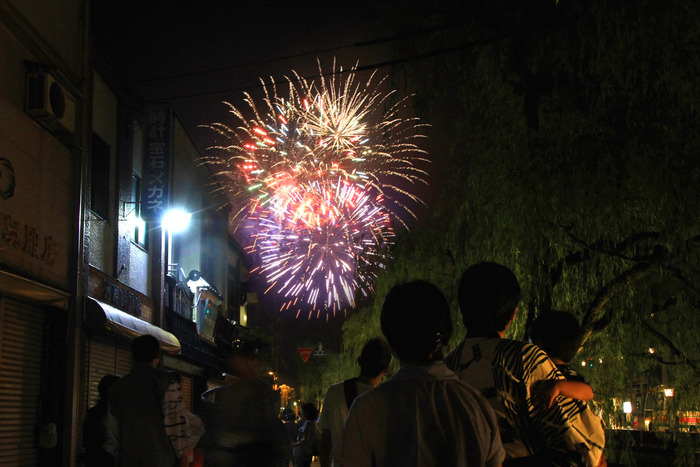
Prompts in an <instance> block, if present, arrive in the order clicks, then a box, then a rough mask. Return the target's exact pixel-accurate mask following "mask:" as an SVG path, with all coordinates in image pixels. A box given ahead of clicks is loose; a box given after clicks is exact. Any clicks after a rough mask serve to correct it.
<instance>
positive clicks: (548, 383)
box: [532, 379, 594, 409]
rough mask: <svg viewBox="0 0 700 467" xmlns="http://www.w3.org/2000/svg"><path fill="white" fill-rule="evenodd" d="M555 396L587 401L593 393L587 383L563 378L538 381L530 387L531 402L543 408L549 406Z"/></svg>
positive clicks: (554, 399) (591, 397)
mask: <svg viewBox="0 0 700 467" xmlns="http://www.w3.org/2000/svg"><path fill="white" fill-rule="evenodd" d="M557 396H564V397H568V398H569V399H578V400H581V401H589V400H591V399H593V396H594V394H593V388H592V387H591V386H590V385H589V384H586V383H583V382H580V381H569V380H565V379H560V380H544V381H538V382H537V383H536V384H535V385H534V386H533V388H532V403H533V404H535V405H536V406H537V407H541V408H543V409H547V408H549V407H551V406H552V405H553V404H554V402H555V401H556V398H557Z"/></svg>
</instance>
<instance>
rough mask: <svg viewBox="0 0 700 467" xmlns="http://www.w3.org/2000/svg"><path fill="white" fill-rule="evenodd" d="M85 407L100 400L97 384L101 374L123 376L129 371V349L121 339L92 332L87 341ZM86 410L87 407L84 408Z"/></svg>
mask: <svg viewBox="0 0 700 467" xmlns="http://www.w3.org/2000/svg"><path fill="white" fill-rule="evenodd" d="M86 345H87V347H88V349H87V355H88V364H87V371H88V374H87V378H85V381H87V384H88V387H87V395H88V400H87V403H88V405H87V407H92V406H93V405H95V404H96V403H97V401H99V400H100V394H99V392H98V391H97V386H98V384H99V383H100V380H101V379H102V377H103V376H105V375H108V374H116V375H119V376H124V375H125V374H127V373H129V372H130V371H131V350H130V349H129V344H128V343H126V342H123V341H122V339H117V338H114V337H108V336H103V335H101V334H94V335H92V336H91V337H90V339H89V340H88V341H87V344H86ZM86 410H87V408H86Z"/></svg>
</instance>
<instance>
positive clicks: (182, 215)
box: [155, 208, 192, 327]
mask: <svg viewBox="0 0 700 467" xmlns="http://www.w3.org/2000/svg"><path fill="white" fill-rule="evenodd" d="M191 218H192V214H190V213H188V212H186V211H185V210H184V209H182V208H171V209H168V210H167V211H165V213H164V214H163V218H162V219H161V225H160V230H161V235H160V245H159V248H158V250H159V252H160V266H159V267H158V268H157V270H156V274H157V277H156V278H155V279H156V281H155V282H156V284H157V287H158V304H157V309H158V320H159V325H160V326H161V327H163V326H164V324H165V304H164V301H165V300H164V298H165V276H167V274H168V268H169V265H170V261H171V259H172V256H173V234H174V233H179V232H183V231H184V230H186V229H187V227H188V226H189V223H190V220H191ZM166 235H167V237H166Z"/></svg>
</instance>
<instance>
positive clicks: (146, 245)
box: [0, 0, 245, 466]
mask: <svg viewBox="0 0 700 467" xmlns="http://www.w3.org/2000/svg"><path fill="white" fill-rule="evenodd" d="M88 18H89V2H88V1H87V0H66V1H63V2H44V1H41V0H0V426H1V427H2V429H0V466H1V465H71V466H72V465H79V463H80V454H81V437H82V433H81V430H82V429H81V426H82V421H83V418H84V414H85V411H86V410H87V408H89V407H90V406H91V405H93V404H94V403H95V402H96V401H97V398H98V395H97V384H98V382H99V380H100V379H101V378H102V377H103V376H104V375H106V374H109V373H114V374H119V375H123V374H125V373H127V372H128V371H129V370H130V368H131V356H130V352H129V345H130V340H131V339H132V338H133V337H134V336H136V335H138V334H142V333H150V334H152V335H154V336H155V337H156V338H158V339H159V341H160V342H161V348H162V349H163V351H164V358H163V365H164V368H166V369H172V370H175V371H177V372H179V373H180V375H181V376H182V382H183V391H184V393H185V398H186V404H187V405H188V406H189V407H190V408H192V406H193V403H194V401H195V399H196V398H197V395H198V394H199V393H201V392H203V391H204V390H205V389H207V388H208V387H210V386H212V385H214V384H217V383H218V382H219V381H220V380H221V378H222V372H223V371H224V368H223V363H222V361H221V358H220V357H219V352H218V350H217V348H218V347H219V346H220V345H225V344H226V343H227V342H230V335H231V332H232V329H233V324H232V320H239V319H240V303H241V302H242V300H241V295H244V294H243V293H242V292H241V287H240V277H241V275H242V274H245V271H244V270H243V267H242V262H241V259H240V258H241V256H240V253H239V251H238V247H237V245H236V244H235V243H234V242H233V241H232V240H231V238H230V236H229V233H228V225H227V216H228V213H227V212H226V211H225V210H221V209H219V208H220V207H221V205H222V200H219V199H216V198H215V197H213V196H212V195H211V192H212V191H211V186H210V183H211V182H212V179H211V175H210V174H209V172H208V169H207V168H206V167H202V166H200V165H199V163H198V159H199V157H200V156H199V154H198V153H197V151H196V149H195V147H194V145H193V144H192V142H191V141H190V139H189V137H188V136H187V134H186V132H185V131H184V129H183V128H182V126H181V125H180V124H179V122H178V120H177V116H176V115H174V114H173V112H172V110H171V109H170V107H169V105H168V104H167V103H151V102H143V101H142V100H141V99H140V98H139V97H138V96H134V95H133V94H132V93H131V92H130V91H129V89H128V88H127V87H126V86H125V85H124V84H123V83H121V82H120V81H119V79H118V78H117V77H116V75H115V74H114V73H112V71H111V70H110V68H109V65H108V61H107V60H105V59H104V58H103V57H101V56H99V54H98V53H97V52H96V51H95V50H94V48H93V47H92V46H91V43H90V35H89V20H88ZM176 207H177V208H180V209H182V210H183V211H185V212H186V213H189V214H191V218H190V224H189V227H187V228H186V229H185V230H183V231H182V232H175V231H174V229H173V228H170V227H167V228H166V227H164V225H163V216H164V215H165V214H166V213H167V212H168V211H169V210H170V209H172V208H176ZM59 459H60V461H59Z"/></svg>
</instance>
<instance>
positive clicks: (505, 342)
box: [445, 337, 602, 465]
mask: <svg viewBox="0 0 700 467" xmlns="http://www.w3.org/2000/svg"><path fill="white" fill-rule="evenodd" d="M445 364H446V365H447V366H448V368H450V369H451V370H453V371H454V372H455V373H456V374H457V375H458V376H459V378H460V379H461V380H462V381H464V382H466V383H469V384H471V385H472V386H474V387H475V388H477V389H478V390H479V391H480V392H481V393H482V395H483V396H484V397H485V398H486V399H487V400H488V401H489V403H490V404H491V407H492V408H493V409H494V412H496V416H497V418H498V424H499V430H500V433H501V440H502V442H503V447H504V448H505V450H506V453H507V457H508V458H519V457H525V456H529V455H532V454H535V453H538V452H543V451H545V450H547V449H555V450H559V451H574V450H575V451H578V452H580V453H582V454H583V455H584V456H585V457H586V458H587V463H588V464H589V465H597V462H596V460H597V459H599V457H600V452H601V450H602V448H601V447H600V446H597V445H595V443H593V442H592V441H591V439H590V438H592V436H588V433H587V432H588V431H589V430H590V427H586V426H583V425H582V422H581V420H580V413H579V410H578V407H579V405H577V404H576V403H575V402H574V401H572V400H571V399H565V398H563V397H557V402H558V403H557V404H554V405H553V406H552V407H550V408H549V409H540V408H538V407H535V406H534V405H533V404H532V400H531V397H530V391H531V389H532V387H533V385H534V383H536V382H537V381H541V380H545V379H564V376H563V375H562V374H561V373H560V372H559V370H558V369H557V367H556V366H555V365H554V363H553V362H552V361H551V360H550V359H549V358H548V357H547V354H546V353H545V352H544V351H542V350H541V349H540V348H539V347H537V346H535V345H533V344H528V343H524V342H520V341H515V340H510V339H498V338H485V337H483V338H482V337H477V338H469V339H465V340H463V341H462V342H461V343H460V344H459V345H458V346H457V347H456V348H455V349H454V350H453V351H452V352H450V354H449V355H448V356H447V358H446V359H445ZM600 431H601V432H602V427H601V428H600Z"/></svg>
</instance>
